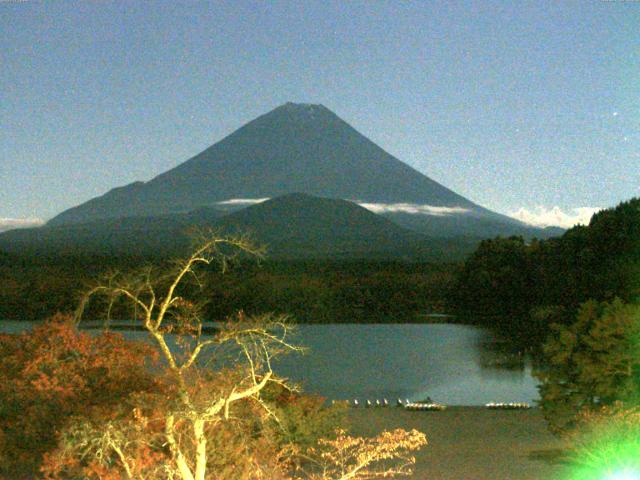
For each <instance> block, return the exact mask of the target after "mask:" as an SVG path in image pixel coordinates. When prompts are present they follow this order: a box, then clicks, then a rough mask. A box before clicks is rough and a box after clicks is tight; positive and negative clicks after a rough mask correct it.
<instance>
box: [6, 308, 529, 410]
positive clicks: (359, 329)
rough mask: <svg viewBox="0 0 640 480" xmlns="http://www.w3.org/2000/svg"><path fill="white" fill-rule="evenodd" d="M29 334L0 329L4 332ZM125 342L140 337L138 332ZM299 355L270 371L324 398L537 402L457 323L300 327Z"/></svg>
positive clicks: (19, 326)
mask: <svg viewBox="0 0 640 480" xmlns="http://www.w3.org/2000/svg"><path fill="white" fill-rule="evenodd" d="M27 328H30V324H29V323H27V322H11V321H3V322H0V330H1V331H3V332H18V331H21V330H24V329H27ZM126 335H127V336H129V337H136V338H144V336H145V334H144V333H142V332H127V333H126ZM297 336H298V340H299V342H298V343H299V344H301V345H304V346H306V347H308V349H309V350H308V352H307V353H306V354H304V355H288V356H286V357H283V358H282V359H280V360H279V361H278V362H277V363H276V364H275V366H274V369H275V370H276V371H277V373H279V374H280V375H283V376H286V377H288V378H290V379H291V380H292V381H294V382H296V383H299V384H301V385H302V387H303V389H304V391H306V392H309V393H317V394H320V395H323V396H326V397H327V398H329V399H354V398H358V399H359V400H360V401H361V402H362V401H364V400H366V399H371V400H372V401H373V400H375V399H381V400H382V399H383V398H387V399H389V401H390V402H391V403H395V399H396V398H402V399H406V398H408V399H410V400H412V401H416V400H422V399H424V398H426V397H427V396H430V397H431V398H432V399H433V400H435V401H438V402H441V403H445V404H448V405H481V404H485V403H487V402H492V401H493V402H529V403H532V402H534V401H535V400H536V399H537V398H538V391H537V389H536V385H537V381H536V380H535V379H534V378H533V377H532V376H531V362H530V361H529V360H528V359H527V358H521V359H517V361H516V362H515V363H514V362H513V361H512V359H511V360H510V361H509V368H505V367H502V366H501V365H502V364H504V362H503V361H502V360H504V355H503V353H501V350H500V348H498V347H500V345H501V344H500V342H498V340H497V339H496V338H495V337H494V336H493V334H492V333H491V332H489V331H487V330H485V329H482V328H479V327H475V326H468V325H458V324H446V323H441V324H374V325H371V324H368V325H355V324H328V325H327V324H323V325H300V326H299V327H298V332H297Z"/></svg>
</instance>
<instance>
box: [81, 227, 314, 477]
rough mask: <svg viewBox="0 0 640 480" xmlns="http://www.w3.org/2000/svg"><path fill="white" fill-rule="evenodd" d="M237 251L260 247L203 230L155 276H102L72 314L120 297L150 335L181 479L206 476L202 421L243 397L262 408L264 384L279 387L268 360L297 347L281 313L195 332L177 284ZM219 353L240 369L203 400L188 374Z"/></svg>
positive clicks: (222, 416) (193, 309)
mask: <svg viewBox="0 0 640 480" xmlns="http://www.w3.org/2000/svg"><path fill="white" fill-rule="evenodd" d="M224 249H226V250H227V252H225V250H224ZM239 252H240V253H245V254H249V255H252V256H260V255H261V254H262V249H261V248H260V247H258V246H256V244H254V243H253V242H252V241H250V240H249V239H247V238H245V237H221V236H217V235H216V234H215V233H209V234H207V235H203V236H201V238H200V240H199V241H198V242H197V244H196V247H195V248H194V250H193V253H192V254H191V255H190V256H189V257H187V258H186V259H184V260H181V261H178V262H176V263H175V266H174V267H173V268H172V269H171V270H170V271H168V272H160V273H157V272H156V271H155V270H154V269H152V268H145V269H143V270H141V271H139V272H136V273H134V274H130V275H128V276H122V275H118V274H111V275H109V276H108V277H107V278H106V279H105V281H104V282H102V283H100V284H98V285H96V286H95V287H93V288H92V289H91V290H89V291H88V292H87V294H86V295H85V296H84V297H83V299H82V301H81V302H80V306H79V308H78V310H77V312H76V320H77V321H78V322H79V321H80V320H81V318H82V315H83V311H84V309H85V306H86V304H87V302H88V301H89V299H90V298H91V297H93V296H96V295H104V296H106V297H107V298H108V300H109V309H110V308H111V306H112V305H113V304H114V302H116V301H117V300H119V299H124V300H125V301H126V302H128V303H129V304H130V306H131V307H133V308H132V311H133V312H134V313H133V314H134V316H135V318H136V319H137V320H140V321H141V322H142V325H144V328H145V329H146V330H147V331H148V332H149V334H150V335H151V338H152V339H153V341H154V342H155V344H156V345H157V347H158V348H159V350H160V352H161V354H162V356H163V358H164V361H165V362H166V364H167V367H168V370H169V372H170V374H171V375H172V376H173V378H174V379H175V381H176V386H177V389H176V393H177V399H178V401H177V402H176V404H175V406H174V408H172V409H171V410H169V411H167V412H166V416H165V418H164V424H165V431H164V435H165V438H166V443H167V445H168V447H169V449H170V451H171V456H172V459H173V461H174V462H175V468H176V472H177V473H178V475H179V478H181V479H182V480H204V479H205V477H206V469H207V436H206V435H205V429H206V427H207V425H208V424H215V423H218V422H220V421H224V420H228V419H229V417H230V411H231V408H232V406H233V404H234V403H235V402H238V401H240V400H244V399H252V400H253V401H255V402H257V403H258V404H259V405H261V406H262V407H263V408H264V409H265V410H267V411H269V406H268V405H267V403H266V402H263V401H262V400H261V398H260V392H261V391H262V390H263V389H264V388H265V387H266V386H267V385H268V384H269V383H278V384H280V385H285V382H284V381H283V380H282V379H280V378H279V377H277V376H276V375H275V374H274V372H273V369H272V365H271V361H272V359H273V358H274V357H275V356H277V355H279V354H281V353H285V352H288V351H301V350H302V349H301V348H300V347H297V346H295V345H294V344H292V343H290V341H289V331H290V325H289V323H288V322H287V318H286V317H285V316H273V315H264V316H259V317H246V316H244V315H242V314H240V315H239V319H238V321H235V322H234V321H229V322H228V323H227V324H225V325H224V326H222V327H221V328H220V331H219V332H217V334H216V335H214V336H208V337H207V336H203V335H202V326H203V325H202V318H201V316H200V306H199V305H198V304H197V303H196V302H195V301H192V300H189V299H187V298H184V297H183V296H181V295H180V294H179V292H180V289H181V287H182V284H183V283H184V281H185V279H186V278H187V277H192V278H194V279H196V281H199V277H198V272H197V268H198V267H199V266H202V265H210V264H211V263H212V262H220V263H221V264H222V266H223V268H225V267H226V264H227V263H228V261H229V260H230V259H231V258H232V257H233V256H235V255H237V254H238V253H239ZM174 334H178V338H179V339H180V341H179V342H178V343H179V344H178V345H177V346H173V347H172V346H171V345H170V341H169V338H170V337H172V336H173V335H174ZM222 351H224V352H225V355H224V357H225V358H226V359H228V358H229V354H230V352H236V353H239V354H240V355H241V357H243V358H244V366H245V368H244V371H245V373H246V374H245V375H243V376H241V377H240V378H239V379H236V380H235V381H234V383H233V385H231V386H230V387H229V388H226V389H225V388H223V389H220V390H219V391H218V392H215V394H214V395H212V396H208V398H207V399H206V401H202V399H201V398H198V395H197V394H195V393H194V389H193V388H191V387H192V385H193V379H194V378H195V377H197V376H198V375H199V373H200V372H199V371H198V369H197V368H196V367H197V364H198V361H199V360H200V359H201V357H204V356H206V357H207V360H209V361H212V360H213V359H215V356H216V353H217V352H222ZM184 422H187V423H188V424H189V426H190V428H189V431H190V433H191V436H192V438H191V439H190V440H191V442H189V443H190V444H192V445H194V446H195V448H194V449H193V450H191V449H186V448H184V447H183V444H184V443H185V442H184V439H183V438H182V437H183V435H184V434H182V435H181V436H180V438H179V436H178V435H177V433H176V425H177V424H178V423H184ZM183 431H184V429H181V432H183ZM112 437H113V435H110V437H109V441H110V442H111V443H110V444H112V445H115V444H114V443H113V441H112ZM119 456H120V457H122V455H119ZM122 463H123V468H124V469H125V470H130V467H129V466H128V465H127V462H126V461H125V460H124V458H122Z"/></svg>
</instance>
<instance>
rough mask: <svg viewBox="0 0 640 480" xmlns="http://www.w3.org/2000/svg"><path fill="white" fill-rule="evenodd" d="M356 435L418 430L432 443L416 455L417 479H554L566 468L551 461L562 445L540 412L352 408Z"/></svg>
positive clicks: (473, 408) (353, 426)
mask: <svg viewBox="0 0 640 480" xmlns="http://www.w3.org/2000/svg"><path fill="white" fill-rule="evenodd" d="M349 418H350V420H351V427H352V430H353V432H354V433H357V434H360V435H374V434H376V433H377V432H380V431H381V430H390V429H393V428H405V429H412V428H415V429H417V430H420V431H422V432H424V433H426V435H427V439H428V441H429V445H428V446H427V447H425V448H424V449H423V450H422V451H420V452H419V453H418V454H417V455H416V459H417V461H416V469H415V475H414V476H413V477H412V478H414V479H425V480H427V479H428V480H556V479H558V478H560V474H561V472H562V466H561V465H559V464H557V463H556V462H553V461H552V460H551V459H552V458H554V455H555V454H556V453H557V452H558V449H560V448H561V447H562V442H561V441H560V440H558V439H556V438H555V437H553V436H552V435H551V434H550V433H549V432H548V431H547V429H546V425H545V421H544V419H543V417H542V414H541V413H540V411H539V410H538V409H535V408H534V409H530V410H511V411H509V410H488V409H485V408H481V407H450V408H449V409H447V410H445V411H442V412H408V411H404V410H402V409H399V408H392V407H389V408H370V409H364V408H361V409H350V410H349Z"/></svg>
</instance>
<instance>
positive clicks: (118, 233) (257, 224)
mask: <svg viewBox="0 0 640 480" xmlns="http://www.w3.org/2000/svg"><path fill="white" fill-rule="evenodd" d="M196 226H197V227H213V228H216V229H218V230H219V231H220V232H221V233H243V234H244V233H249V234H250V235H252V236H253V237H254V238H255V239H256V240H257V241H258V242H260V243H262V244H265V245H266V246H267V249H268V255H269V258H292V259H294V258H333V259H335V258H346V259H371V258H380V259H383V258H385V259H393V258H395V259H407V260H430V261H442V260H443V259H447V260H456V259H460V258H462V257H463V256H464V255H465V254H467V253H470V252H471V251H473V249H474V248H475V246H476V242H474V241H470V240H466V241H463V240H454V239H441V238H427V237H425V236H423V235H420V234H417V233H415V232H412V231H410V230H406V229H404V228H402V227H399V226H397V225H396V224H394V223H393V222H391V221H390V220H388V219H386V218H383V217H381V216H379V215H376V214H374V213H372V212H370V211H368V210H366V209H364V208H362V207H360V206H358V205H356V204H354V203H351V202H348V201H345V200H339V199H329V198H318V197H314V196H311V195H307V194H300V193H295V194H287V195H284V196H281V197H277V198H274V199H271V200H267V201H265V202H262V203H259V204H256V205H253V206H250V207H247V208H244V209H242V210H239V211H235V212H232V213H228V214H225V213H224V212H221V211H220V210H215V209H211V208H201V209H199V210H196V211H194V212H191V213H187V214H184V213H178V214H168V215H157V216H149V217H125V218H119V219H100V220H95V221H92V222H85V223H75V224H68V225H47V226H44V227H40V228H32V229H23V230H13V231H10V232H5V233H4V234H0V250H4V251H5V252H9V253H21V254H28V255H85V254H101V255H122V254H130V253H136V254H140V255H160V256H166V255H171V254H180V253H183V252H184V251H185V250H186V248H187V247H188V246H189V237H188V233H187V232H188V231H189V230H190V229H191V228H193V227H196Z"/></svg>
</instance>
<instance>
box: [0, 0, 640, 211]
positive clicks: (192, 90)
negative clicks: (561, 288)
mask: <svg viewBox="0 0 640 480" xmlns="http://www.w3.org/2000/svg"><path fill="white" fill-rule="evenodd" d="M639 25H640V2H632V1H583V2H572V1H563V2H555V1H553V2H545V1H533V2H511V1H505V2H492V1H479V2H426V1H425V2H399V1H397V2H357V1H350V2H331V1H321V2H313V1H304V2H242V1H233V2H178V1H171V2H169V1H166V2H164V1H162V2H161V1H149V2H134V1H117V2H108V1H101V2H93V1H87V2H74V1H48V2H31V1H26V2H23V1H15V2H11V1H9V2H6V1H5V2H1V3H0V44H1V45H2V49H1V50H0V65H1V69H0V127H1V128H0V179H1V183H0V187H1V188H0V218H13V219H21V218H27V217H37V218H43V219H47V218H49V217H51V216H53V215H54V214H56V213H59V212H60V211H62V210H64V209H66V208H69V207H71V206H74V205H76V204H78V203H81V202H83V201H86V200H88V199H90V198H92V197H94V196H96V195H101V194H103V193H105V192H106V191H108V190H109V189H111V188H113V187H116V186H120V185H124V184H126V183H130V182H132V181H134V180H148V179H150V178H152V177H154V176H155V175H157V174H159V173H161V172H163V171H165V170H167V169H169V168H171V167H174V166H175V165H177V164H179V163H181V162H183V161H185V160H187V159H188V158H190V157H191V156H193V155H195V154H196V153H198V152H200V151H201V150H203V149H204V148H206V147H207V146H209V145H211V144H213V143H215V142H216V141H218V140H220V139H222V138H223V137H224V136H225V135H227V134H229V133H231V132H232V131H233V130H234V129H236V128H238V127H240V126H241V125H242V124H244V123H246V122H248V121H249V120H251V119H253V118H254V117H256V116H258V115H260V114H262V113H265V112H267V111H269V110H271V109H273V108H275V107H277V106H278V105H280V104H282V103H285V102H287V101H294V102H307V103H322V104H324V105H325V106H327V107H328V108H330V109H331V110H333V111H334V112H336V113H337V114H338V115H339V116H341V117H342V118H343V119H344V120H346V121H347V122H349V123H351V124H352V125H353V126H354V127H355V128H356V129H358V130H359V131H360V132H362V133H363V134H365V135H366V136H368V137H369V138H371V139H372V140H373V141H375V142H376V143H378V144H379V145H380V146H382V147H383V148H384V149H385V150H387V151H388V152H390V153H392V154H393V155H395V156H397V157H398V158H399V159H401V160H403V161H404V162H406V163H408V164H410V165H412V166H413V167H415V168H416V169H418V170H419V171H421V172H423V173H425V174H426V175H428V176H430V177H431V178H433V179H435V180H437V181H439V182H440V183H442V184H444V185H446V186H447V187H449V188H451V189H453V190H455V191H457V192H458V193H460V194H462V195H464V196H466V197H468V198H470V199H471V200H473V201H476V202H478V203H480V204H482V205H484V206H487V207H489V208H492V209H494V210H497V211H500V212H503V213H513V212H515V211H517V210H519V209H522V208H524V209H525V210H524V211H525V212H527V213H532V212H533V211H534V210H535V209H536V207H537V206H542V207H544V209H543V210H538V211H541V212H543V213H546V212H547V210H546V209H550V208H552V207H554V206H558V207H560V209H561V211H562V212H570V211H571V210H572V209H574V208H584V207H607V206H613V205H615V204H616V203H618V202H619V201H622V200H625V199H629V198H631V197H633V196H638V195H640V168H639V166H640V27H639ZM556 213H557V212H556Z"/></svg>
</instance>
